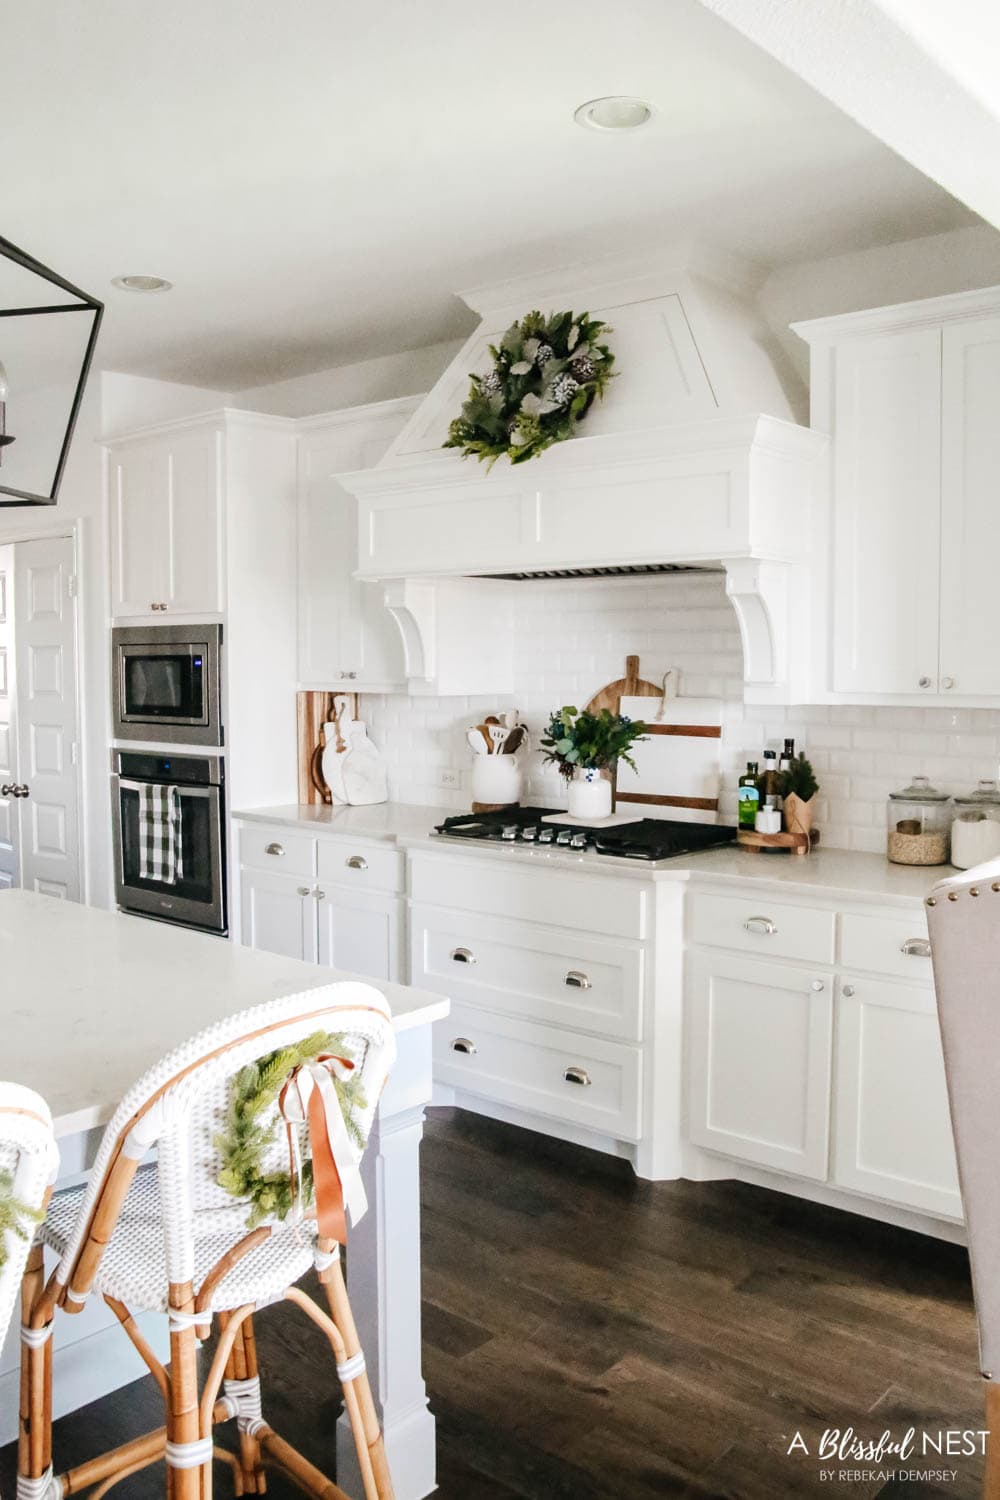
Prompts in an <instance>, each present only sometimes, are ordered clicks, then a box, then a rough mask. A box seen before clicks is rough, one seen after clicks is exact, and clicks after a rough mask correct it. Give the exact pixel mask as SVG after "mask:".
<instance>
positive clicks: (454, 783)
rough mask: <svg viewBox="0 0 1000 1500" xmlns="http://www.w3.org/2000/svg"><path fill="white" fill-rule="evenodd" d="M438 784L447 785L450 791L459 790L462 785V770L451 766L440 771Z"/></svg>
mask: <svg viewBox="0 0 1000 1500" xmlns="http://www.w3.org/2000/svg"><path fill="white" fill-rule="evenodd" d="M437 784H438V786H443V787H447V788H448V790H449V791H452V792H457V791H458V789H459V788H460V787H461V785H462V773H461V771H455V770H453V769H452V768H451V767H450V766H449V767H447V768H446V769H445V770H443V771H439V772H438V779H437Z"/></svg>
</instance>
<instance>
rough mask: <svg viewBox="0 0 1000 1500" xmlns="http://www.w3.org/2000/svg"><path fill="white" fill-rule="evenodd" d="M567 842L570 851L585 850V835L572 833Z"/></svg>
mask: <svg viewBox="0 0 1000 1500" xmlns="http://www.w3.org/2000/svg"><path fill="white" fill-rule="evenodd" d="M569 842H570V848H572V849H586V847H587V835H586V834H585V833H574V835H573V837H572V838H571V839H570V841H569Z"/></svg>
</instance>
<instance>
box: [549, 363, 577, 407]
mask: <svg viewBox="0 0 1000 1500" xmlns="http://www.w3.org/2000/svg"><path fill="white" fill-rule="evenodd" d="M579 389H580V382H579V381H578V380H574V379H573V376H572V375H571V374H570V373H569V371H568V370H564V371H563V373H562V374H561V375H560V376H559V379H558V380H556V381H554V382H553V386H552V399H553V401H555V402H556V404H557V405H559V406H566V405H568V403H569V402H570V401H572V399H573V397H574V395H575V394H576V392H577V391H578V390H579Z"/></svg>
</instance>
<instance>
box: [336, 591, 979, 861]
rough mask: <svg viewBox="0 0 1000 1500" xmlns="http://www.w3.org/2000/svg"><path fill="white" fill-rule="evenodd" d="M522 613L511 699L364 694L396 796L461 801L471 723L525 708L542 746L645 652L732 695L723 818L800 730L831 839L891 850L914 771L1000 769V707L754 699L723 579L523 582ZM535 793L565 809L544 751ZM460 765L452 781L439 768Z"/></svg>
mask: <svg viewBox="0 0 1000 1500" xmlns="http://www.w3.org/2000/svg"><path fill="white" fill-rule="evenodd" d="M521 587H522V589H523V604H522V605H521V607H520V608H519V609H518V611H517V613H516V617H515V627H514V628H515V631H516V633H517V634H516V639H515V641H514V665H515V684H516V692H515V693H514V694H513V696H510V697H503V698H497V697H490V696H482V695H479V696H475V697H469V698H425V697H420V698H410V697H407V696H405V695H403V694H398V695H390V696H382V695H379V696H372V697H365V698H364V699H363V700H362V712H363V714H364V715H365V717H366V718H367V720H368V722H369V724H370V726H371V730H372V736H373V738H374V739H375V741H376V743H377V744H378V745H379V746H380V747H382V749H383V751H384V753H385V755H386V760H387V763H388V766H389V794H390V796H391V797H393V798H394V799H396V800H398V801H402V802H427V803H432V804H435V805H437V806H444V807H453V808H462V807H466V806H467V805H468V802H469V796H470V792H471V780H472V778H471V762H472V754H471V751H470V750H469V748H468V746H467V744H466V741H465V731H466V728H467V727H468V726H469V725H470V724H474V723H476V722H477V721H478V720H479V719H480V718H481V717H482V716H483V715H484V714H486V713H489V712H490V711H491V710H494V709H495V710H500V711H502V710H503V709H505V708H510V707H513V706H514V705H516V706H517V707H518V709H519V710H520V712H521V715H522V718H523V719H524V721H525V723H527V725H528V726H529V730H530V732H531V735H532V739H533V742H534V743H535V745H537V741H538V737H539V734H540V732H541V731H542V729H543V727H544V725H545V723H546V722H547V719H548V715H549V713H550V712H551V710H552V709H554V708H559V707H561V706H562V705H563V704H566V703H575V704H576V705H577V706H578V707H581V708H582V707H583V705H584V704H585V703H586V702H587V701H588V699H589V698H591V697H592V696H593V694H594V693H595V692H596V691H597V690H598V688H600V687H602V686H603V684H604V683H605V682H608V681H611V680H612V679H614V678H616V677H619V676H621V675H622V674H623V672H624V670H625V656H626V655H627V654H629V653H630V652H638V653H639V655H640V657H641V662H640V670H641V673H642V676H643V677H645V678H648V679H649V680H650V681H652V682H659V681H660V680H661V679H662V676H663V674H664V672H666V671H667V670H669V669H670V668H675V669H677V670H678V671H679V672H680V674H681V682H680V687H681V692H682V693H683V694H685V695H686V696H688V697H715V698H720V699H721V700H722V702H723V745H722V766H723V778H724V784H723V791H722V798H721V808H722V814H723V817H725V818H726V819H727V820H728V821H731V820H732V819H733V817H734V816H735V808H736V796H735V784H736V780H737V778H738V776H739V774H740V772H741V771H742V770H743V768H744V766H745V764H746V762H747V760H759V759H760V758H761V754H762V751H763V750H764V748H765V746H768V745H772V746H774V747H775V748H776V749H779V750H780V748H781V742H782V740H783V739H784V738H785V737H786V736H787V735H790V736H792V737H794V739H795V742H796V745H797V746H798V747H799V748H800V749H804V750H805V752H806V754H808V755H809V756H810V759H811V760H812V762H813V765H814V767H815V769H816V772H817V775H818V777H819V780H820V782H821V783H822V787H821V802H822V809H821V813H822V816H821V817H820V819H819V820H818V821H819V825H820V827H821V828H822V834H823V842H824V844H825V845H827V846H830V847H833V848H850V849H865V850H873V851H875V852H881V851H882V850H883V849H884V847H885V832H884V829H885V802H886V798H887V796H888V794H889V792H890V791H895V790H898V789H899V788H900V787H902V786H904V785H905V784H906V783H907V782H908V781H909V780H910V778H911V777H912V776H914V775H920V774H924V775H928V776H930V777H931V779H932V780H933V781H934V782H935V783H936V784H937V785H938V786H940V787H941V788H942V790H944V791H949V792H955V791H963V790H968V789H969V788H970V787H971V786H973V785H974V784H975V782H976V781H977V780H978V779H979V778H980V777H985V776H994V775H996V772H997V763H998V760H1000V711H997V710H989V709H950V708H929V707H928V708H891V707H886V706H879V707H865V706H845V707H841V706H839V705H832V706H829V707H825V706H822V705H818V706H815V707H812V706H806V707H796V708H789V709H781V708H767V707H759V706H756V705H753V704H751V705H745V704H744V702H743V681H742V650H741V646H740V638H739V631H738V629H737V626H736V617H735V615H734V614H733V612H732V608H731V606H730V604H729V601H728V600H727V598H726V594H725V581H724V578H723V576H722V574H711V575H701V574H683V573H681V574H672V575H667V576H664V577H662V578H656V579H650V578H634V579H578V580H573V581H552V582H548V583H542V582H537V583H525V584H523V585H521ZM523 761H524V769H525V779H526V785H527V795H528V796H530V797H531V798H532V799H533V800H535V801H537V802H545V803H548V804H549V805H552V806H565V803H566V788H565V784H564V782H563V780H562V778H561V777H560V776H559V774H558V772H557V771H554V770H553V769H552V768H551V767H546V766H545V765H544V764H543V763H542V761H541V759H540V757H539V756H538V755H537V753H534V754H532V755H530V756H525V757H523ZM447 768H452V769H455V770H458V771H459V772H460V773H461V776H462V785H461V788H460V789H458V790H454V791H452V790H446V789H444V788H442V787H441V786H440V785H439V779H438V778H439V773H440V772H441V771H442V770H444V769H447Z"/></svg>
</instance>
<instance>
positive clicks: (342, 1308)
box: [319, 1258, 394, 1500]
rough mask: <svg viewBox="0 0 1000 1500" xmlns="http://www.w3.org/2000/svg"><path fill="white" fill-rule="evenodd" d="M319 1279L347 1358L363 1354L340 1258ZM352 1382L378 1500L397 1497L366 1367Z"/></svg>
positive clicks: (357, 1427)
mask: <svg viewBox="0 0 1000 1500" xmlns="http://www.w3.org/2000/svg"><path fill="white" fill-rule="evenodd" d="M319 1279H320V1281H321V1282H322V1283H323V1290H324V1291H325V1293H326V1299H327V1302H328V1303H329V1306H330V1316H331V1318H332V1319H333V1321H334V1323H336V1325H337V1328H338V1330H339V1332H340V1336H341V1338H342V1339H343V1341H344V1348H345V1351H346V1357H347V1360H348V1361H350V1360H352V1359H355V1358H357V1356H359V1355H361V1354H362V1350H361V1341H360V1340H359V1338H358V1330H357V1328H356V1326H355V1323H354V1314H353V1313H352V1311H351V1304H350V1302H349V1300H348V1297H347V1287H346V1286H345V1285H344V1273H343V1271H342V1270H341V1263H340V1260H339V1258H338V1259H337V1260H335V1261H334V1262H333V1263H332V1264H331V1265H329V1266H327V1268H326V1269H325V1270H324V1271H322V1272H321V1273H320V1278H319ZM362 1357H363V1356H362ZM352 1383H353V1385H354V1390H355V1393H356V1396H357V1416H356V1415H355V1412H354V1410H352V1406H353V1403H352V1402H348V1403H347V1408H348V1413H349V1415H350V1418H351V1427H352V1429H353V1431H354V1441H355V1443H356V1444H357V1446H358V1452H359V1454H362V1453H367V1455H368V1457H369V1459H370V1461H371V1467H372V1473H373V1475H374V1478H375V1494H376V1496H377V1500H394V1493H393V1488H392V1479H391V1477H390V1474H389V1464H388V1461H387V1459H386V1456H385V1444H384V1442H383V1440H382V1432H381V1429H380V1427H379V1421H378V1415H377V1413H376V1411H375V1401H374V1399H373V1397H372V1391H371V1386H370V1384H369V1382H368V1376H367V1374H366V1372H365V1370H364V1368H363V1367H362V1369H361V1372H360V1374H358V1375H356V1376H354V1377H353V1379H352Z"/></svg>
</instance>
